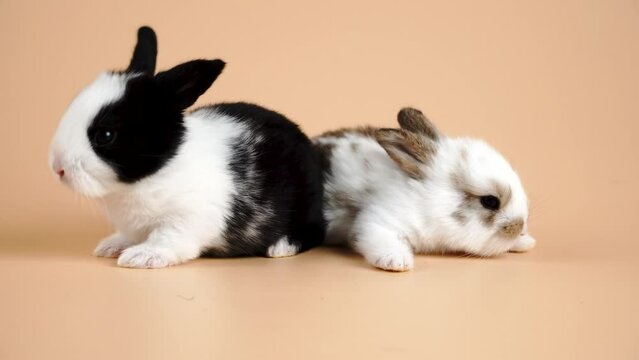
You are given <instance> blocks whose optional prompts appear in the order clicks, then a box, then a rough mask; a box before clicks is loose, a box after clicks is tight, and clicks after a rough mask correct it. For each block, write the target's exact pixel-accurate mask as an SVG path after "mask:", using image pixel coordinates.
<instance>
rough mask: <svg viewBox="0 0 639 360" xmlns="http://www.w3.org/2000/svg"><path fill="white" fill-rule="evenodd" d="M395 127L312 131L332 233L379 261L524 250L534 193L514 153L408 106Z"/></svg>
mask: <svg viewBox="0 0 639 360" xmlns="http://www.w3.org/2000/svg"><path fill="white" fill-rule="evenodd" d="M398 121H399V125H400V128H399V129H375V128H371V127H363V128H358V129H350V130H348V129H347V130H339V131H330V132H327V133H325V134H323V135H321V136H319V137H317V138H315V139H314V143H315V146H316V148H318V149H319V151H320V152H321V153H322V156H323V163H324V176H325V180H324V207H325V208H324V214H325V216H326V219H327V221H328V230H327V232H328V233H327V241H326V242H327V243H328V244H331V243H332V244H338V243H347V244H349V245H350V246H351V247H352V248H353V249H355V251H357V252H358V253H360V254H361V255H363V256H364V257H365V258H366V260H367V261H368V262H369V263H370V264H372V265H374V266H376V267H378V268H381V269H385V270H392V271H405V270H409V269H411V268H412V267H413V254H415V253H442V252H464V253H468V254H474V255H478V256H494V255H497V254H500V253H504V252H507V251H525V250H528V249H530V248H532V247H533V246H534V244H535V240H534V239H533V238H532V237H531V236H530V235H529V234H528V231H527V225H528V199H527V197H526V193H525V192H524V188H523V186H522V184H521V181H520V179H519V176H518V175H517V173H515V171H514V170H513V169H512V167H511V166H510V164H509V163H508V161H506V160H505V159H504V157H503V156H502V155H501V154H499V153H498V152H497V151H496V150H495V149H493V148H492V147H491V146H489V145H488V144H487V143H486V142H484V141H482V140H477V139H471V138H449V137H447V136H445V135H443V134H442V133H441V132H440V131H439V130H438V129H437V128H436V127H435V126H434V125H433V124H432V123H431V122H430V121H429V120H428V119H427V118H426V117H425V116H424V115H423V114H422V112H421V111H419V110H416V109H412V108H405V109H402V110H401V111H400V112H399V114H398Z"/></svg>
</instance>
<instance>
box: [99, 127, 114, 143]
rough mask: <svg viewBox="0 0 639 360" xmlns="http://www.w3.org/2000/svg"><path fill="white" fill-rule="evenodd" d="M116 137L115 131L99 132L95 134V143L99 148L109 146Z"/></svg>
mask: <svg viewBox="0 0 639 360" xmlns="http://www.w3.org/2000/svg"><path fill="white" fill-rule="evenodd" d="M115 135H116V134H115V131H113V130H108V129H103V130H98V132H97V133H96V134H95V143H96V144H97V145H98V146H104V145H109V144H111V143H113V141H114V140H115Z"/></svg>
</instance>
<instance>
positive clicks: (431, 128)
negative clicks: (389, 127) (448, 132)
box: [397, 107, 440, 141]
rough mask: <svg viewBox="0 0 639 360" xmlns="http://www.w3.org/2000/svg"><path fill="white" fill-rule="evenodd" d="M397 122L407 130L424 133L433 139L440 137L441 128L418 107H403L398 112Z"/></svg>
mask: <svg viewBox="0 0 639 360" xmlns="http://www.w3.org/2000/svg"><path fill="white" fill-rule="evenodd" d="M397 122H398V123H399V126H400V127H401V128H402V129H404V130H406V131H410V132H412V133H416V134H422V135H424V136H427V137H429V138H430V139H432V140H433V141H437V140H439V138H440V133H439V130H437V128H436V127H435V125H433V123H431V122H430V120H428V119H427V118H426V116H424V114H423V113H422V112H421V111H419V110H417V109H414V108H410V107H405V108H403V109H401V110H400V111H399V113H397Z"/></svg>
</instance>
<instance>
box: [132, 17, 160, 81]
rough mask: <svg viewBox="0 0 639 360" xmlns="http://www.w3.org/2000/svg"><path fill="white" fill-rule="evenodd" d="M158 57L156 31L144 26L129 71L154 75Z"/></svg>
mask: <svg viewBox="0 0 639 360" xmlns="http://www.w3.org/2000/svg"><path fill="white" fill-rule="evenodd" d="M157 55H158V40H157V37H156V36H155V31H153V29H151V28H150V27H148V26H142V27H141V28H139V29H138V43H137V44H136V45H135V49H134V50H133V57H132V58H131V63H130V64H129V67H128V69H127V71H128V72H135V73H144V74H149V75H153V74H154V73H155V60H156V58H157Z"/></svg>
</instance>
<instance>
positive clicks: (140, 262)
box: [118, 244, 179, 269]
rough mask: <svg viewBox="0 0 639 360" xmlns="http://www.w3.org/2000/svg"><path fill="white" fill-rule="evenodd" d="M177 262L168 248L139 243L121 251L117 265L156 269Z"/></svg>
mask: <svg viewBox="0 0 639 360" xmlns="http://www.w3.org/2000/svg"><path fill="white" fill-rule="evenodd" d="M177 263H179V261H177V258H176V256H175V255H174V254H173V253H172V252H171V250H170V249H167V248H161V247H156V246H151V245H147V244H140V245H136V246H132V247H130V248H128V249H126V250H124V251H123V252H122V254H121V255H120V257H119V258H118V266H122V267H128V268H138V269H157V268H163V267H167V266H170V265H175V264H177Z"/></svg>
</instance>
